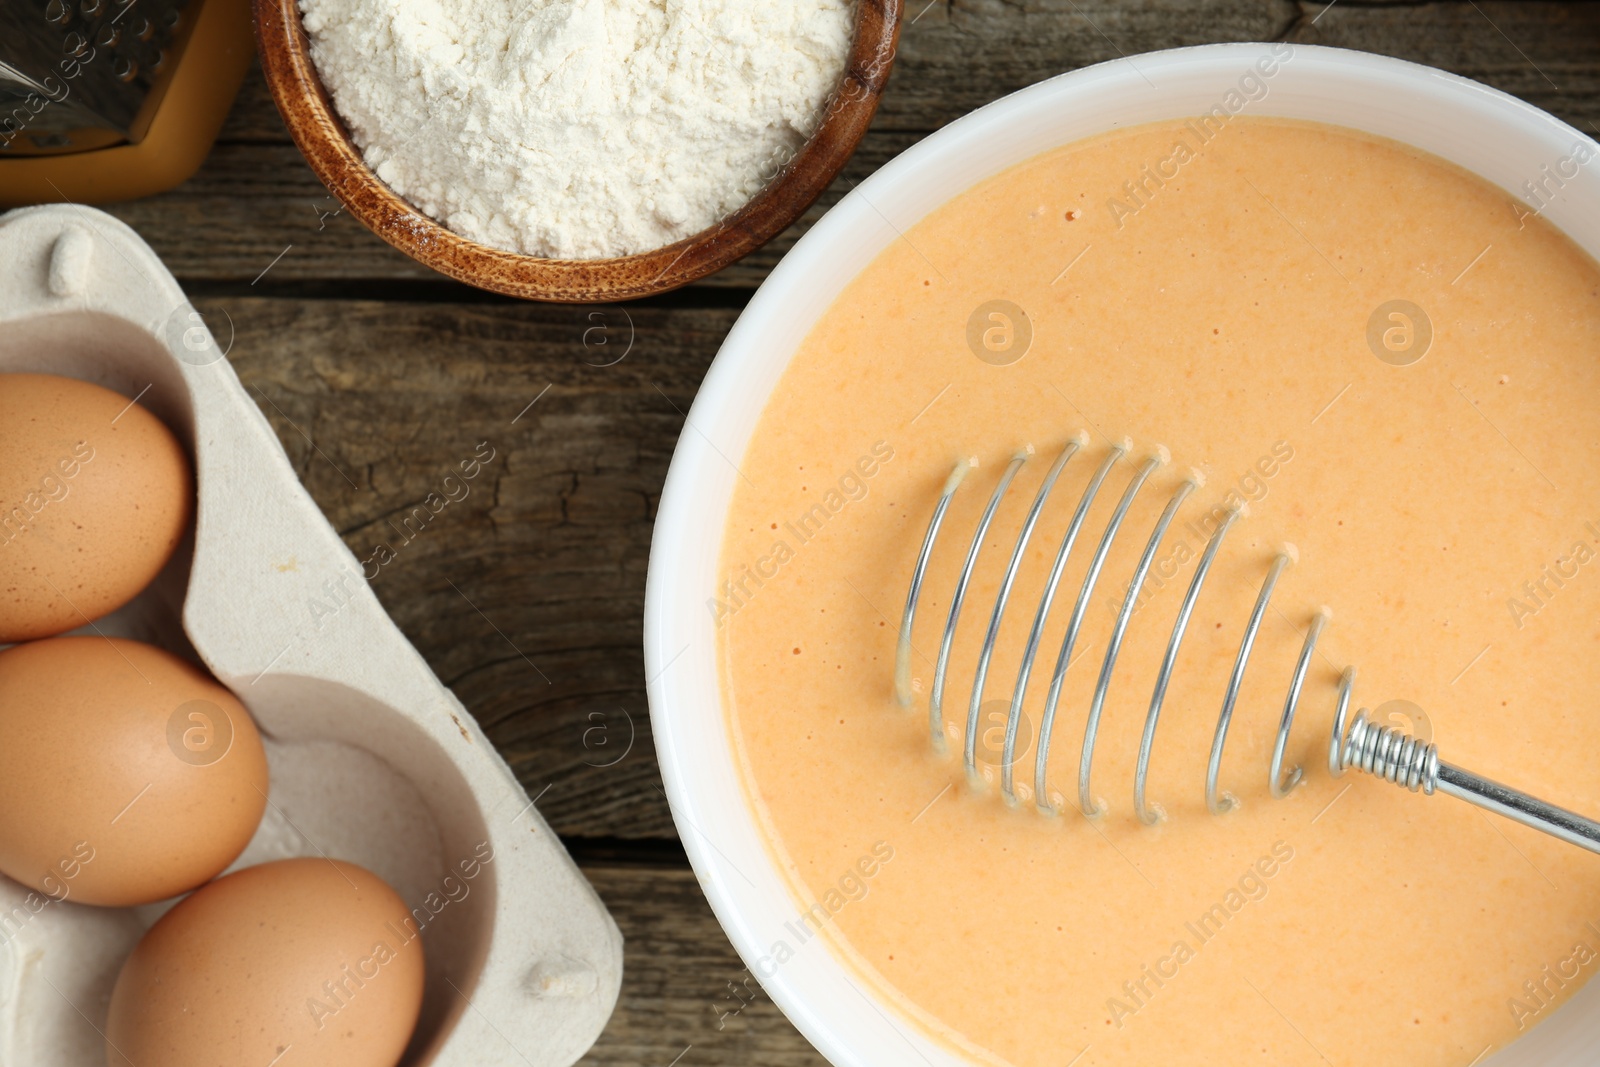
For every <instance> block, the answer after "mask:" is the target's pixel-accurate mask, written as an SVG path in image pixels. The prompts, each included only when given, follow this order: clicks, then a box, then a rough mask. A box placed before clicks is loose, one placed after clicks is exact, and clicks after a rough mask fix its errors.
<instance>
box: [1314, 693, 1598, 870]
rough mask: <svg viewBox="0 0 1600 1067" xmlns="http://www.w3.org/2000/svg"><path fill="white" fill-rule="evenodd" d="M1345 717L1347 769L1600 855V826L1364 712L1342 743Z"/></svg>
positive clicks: (1341, 746)
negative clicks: (1446, 756) (1450, 759)
mask: <svg viewBox="0 0 1600 1067" xmlns="http://www.w3.org/2000/svg"><path fill="white" fill-rule="evenodd" d="M1343 717H1344V716H1343V713H1342V710H1341V713H1340V715H1339V716H1338V717H1337V718H1336V719H1335V722H1334V731H1335V734H1334V743H1335V745H1336V746H1338V752H1339V759H1338V764H1339V767H1340V769H1341V770H1343V769H1344V768H1346V767H1355V768H1356V769H1358V770H1362V771H1365V772H1367V773H1368V774H1371V775H1375V776H1377V777H1379V778H1383V779H1386V780H1388V781H1391V782H1394V783H1395V784H1396V785H1400V786H1403V787H1405V788H1406V789H1409V790H1411V791H1412V792H1413V793H1415V792H1417V791H1419V790H1420V791H1422V792H1424V793H1434V792H1439V793H1445V794H1447V795H1449V796H1453V797H1456V798H1458V799H1460V800H1465V801H1466V802H1467V803H1469V804H1476V805H1477V806H1478V807H1480V808H1483V809H1484V810H1485V811H1492V812H1494V813H1495V814H1496V815H1501V816H1504V817H1505V818H1507V819H1512V820H1514V821H1516V822H1519V823H1521V824H1522V825H1524V826H1531V827H1533V828H1534V829H1535V830H1542V831H1544V832H1545V833H1547V834H1549V835H1550V836H1551V837H1558V838H1560V839H1561V840H1563V841H1565V842H1567V843H1568V844H1573V845H1577V846H1578V847H1579V848H1585V849H1588V850H1589V851H1590V852H1596V853H1600V822H1595V821H1594V820H1593V819H1587V818H1585V817H1583V816H1582V815H1579V814H1577V813H1576V812H1572V811H1568V810H1567V809H1566V808H1559V807H1557V806H1556V805H1554V804H1549V803H1546V802H1545V801H1543V800H1540V799H1538V798H1537V797H1531V796H1529V795H1528V794H1526V793H1524V792H1522V791H1521V790H1518V789H1512V788H1511V787H1510V786H1508V785H1502V784H1500V783H1499V782H1496V781H1493V780H1492V779H1489V778H1485V777H1483V776H1482V775H1479V774H1473V773H1472V772H1471V771H1468V770H1463V769H1462V768H1460V767H1457V766H1456V765H1455V764H1453V763H1446V762H1445V761H1444V760H1441V759H1440V758H1439V746H1437V745H1435V744H1433V743H1432V742H1431V741H1423V740H1420V739H1418V738H1416V737H1413V736H1411V735H1410V734H1408V733H1406V732H1405V731H1404V730H1401V729H1399V728H1398V727H1394V726H1381V725H1379V724H1378V723H1376V722H1373V721H1372V720H1371V719H1369V718H1368V717H1367V712H1366V711H1365V710H1364V709H1363V710H1362V711H1361V712H1360V713H1359V714H1358V715H1357V716H1356V718H1355V721H1354V722H1353V723H1351V724H1350V731H1349V732H1348V733H1346V734H1344V736H1343V739H1342V742H1341V740H1340V738H1339V734H1338V731H1339V729H1340V727H1341V726H1342V724H1343V722H1342V720H1343Z"/></svg>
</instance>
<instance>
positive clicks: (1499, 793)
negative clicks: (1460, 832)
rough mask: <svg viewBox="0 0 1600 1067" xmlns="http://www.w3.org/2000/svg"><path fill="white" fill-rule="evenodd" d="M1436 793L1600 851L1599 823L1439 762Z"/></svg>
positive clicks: (1593, 850) (1580, 845) (1569, 842)
mask: <svg viewBox="0 0 1600 1067" xmlns="http://www.w3.org/2000/svg"><path fill="white" fill-rule="evenodd" d="M1438 790H1439V792H1441V793H1446V794H1448V795H1450V796H1453V797H1459V798H1460V799H1462V800H1465V801H1467V802H1468V803H1469V804H1476V805H1477V806H1478V807H1480V808H1483V809H1484V810H1486V811H1492V812H1494V813H1495V814H1496V815H1504V816H1505V817H1506V818H1508V819H1513V820H1515V821H1516V822H1520V823H1521V824H1522V825H1524V826H1531V827H1533V828H1534V829H1535V830H1543V831H1544V832H1545V833H1547V834H1549V835H1550V836H1551V837H1559V838H1560V839H1561V840H1563V841H1565V842H1567V843H1568V844H1572V845H1577V846H1578V847H1579V848H1586V849H1588V850H1589V851H1590V852H1600V822H1595V821H1594V820H1593V819H1586V818H1584V817H1583V816H1582V815H1579V814H1578V813H1577V812H1572V811H1568V810H1567V809H1566V808H1558V807H1556V805H1554V804H1549V803H1546V802H1545V801H1543V800H1540V799H1539V798H1538V797H1530V796H1529V795H1528V794H1526V793H1524V792H1522V791H1521V790H1518V789H1512V788H1511V787H1510V786H1508V785H1501V784H1500V783H1499V782H1496V781H1492V780H1491V779H1488V778H1485V777H1483V776H1482V775H1478V774H1473V773H1472V772H1471V771H1464V770H1462V769H1461V768H1460V767H1457V766H1455V765H1453V764H1450V763H1445V762H1443V761H1442V760H1441V761H1440V763H1439V784H1438Z"/></svg>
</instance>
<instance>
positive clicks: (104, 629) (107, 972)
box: [0, 205, 622, 1067]
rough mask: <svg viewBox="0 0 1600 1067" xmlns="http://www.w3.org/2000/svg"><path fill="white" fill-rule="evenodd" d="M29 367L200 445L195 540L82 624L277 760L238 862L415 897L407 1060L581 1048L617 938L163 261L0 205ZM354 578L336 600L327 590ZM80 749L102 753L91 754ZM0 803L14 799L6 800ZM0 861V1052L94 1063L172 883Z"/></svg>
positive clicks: (599, 1015) (1, 333)
mask: <svg viewBox="0 0 1600 1067" xmlns="http://www.w3.org/2000/svg"><path fill="white" fill-rule="evenodd" d="M19 371H33V372H42V373H50V374H59V375H64V376H69V377H75V378H81V379H84V380H87V381H91V382H95V383H97V384H99V385H103V386H105V387H107V388H109V389H112V390H114V391H116V392H118V393H121V394H122V395H124V396H126V397H128V398H129V399H130V400H132V399H134V398H137V399H138V402H139V403H140V404H141V405H143V406H145V407H146V408H148V409H149V410H150V411H152V412H153V413H154V414H156V415H157V416H159V417H160V418H161V419H162V420H163V421H165V422H166V424H167V425H168V426H169V427H171V428H172V430H173V432H174V433H176V434H177V436H178V438H179V439H180V440H181V441H182V442H183V443H184V444H185V446H186V447H187V448H188V450H189V454H190V456H191V457H192V459H193V461H194V467H195V479H196V484H197V502H196V509H195V522H194V529H193V532H192V534H191V535H190V536H189V537H188V538H186V539H185V541H184V543H183V544H181V545H180V546H179V548H178V551H177V552H176V553H175V554H174V557H173V560H172V561H171V563H170V564H169V565H168V566H167V567H166V569H165V570H164V571H163V572H162V574H161V575H160V577H158V578H157V580H156V581H155V582H154V583H152V585H151V586H150V587H149V588H148V589H146V590H145V591H144V592H143V593H142V594H141V595H140V596H139V597H138V598H136V599H135V600H134V601H133V602H131V603H130V604H128V605H127V606H126V607H124V608H122V609H121V610H119V611H117V612H115V613H114V614H112V615H110V616H108V617H107V618H105V619H103V620H100V621H98V622H97V623H96V624H94V625H93V626H90V627H84V628H82V629H81V630H80V631H77V632H80V633H87V634H95V633H104V634H107V635H112V636H124V637H132V638H136V639H139V640H143V641H147V642H150V643H152V644H156V645H160V646H162V647H164V648H166V649H168V650H169V651H172V652H174V653H176V654H178V655H181V656H185V657H187V658H190V659H193V660H195V661H196V662H199V663H201V664H203V665H204V666H205V667H207V668H208V669H209V670H210V671H211V673H212V674H213V675H214V676H215V677H216V678H217V679H218V680H219V681H220V682H221V683H222V684H223V685H225V686H227V687H228V688H229V689H231V690H232V691H233V692H234V693H235V694H236V695H237V696H238V697H239V699H240V700H241V701H242V702H243V703H244V705H245V706H246V707H247V708H248V709H249V710H250V712H251V714H252V715H253V716H254V718H255V720H256V723H257V725H258V726H259V728H260V730H261V733H262V737H263V742H264V744H265V747H266V750H267V756H268V761H269V764H270V767H271V789H270V799H269V802H268V805H267V810H266V814H265V816H264V818H263V819H262V823H261V825H260V827H259V829H258V830H257V832H256V834H255V836H254V838H253V839H252V840H251V842H250V844H249V846H248V847H247V848H246V850H245V852H244V853H243V855H241V856H240V858H239V859H238V861H236V862H235V864H234V865H233V867H231V868H229V869H230V870H235V869H238V868H240V867H245V866H251V865H254V864H257V863H262V862H267V861H271V860H276V859H283V858H287V857H291V856H326V857H329V858H332V859H340V860H347V861H349V862H352V863H356V864H360V865H361V866H363V867H366V868H368V869H370V870H371V871H373V872H374V873H376V874H378V875H379V876H381V877H382V878H384V879H385V880H386V881H388V882H389V884H390V885H391V886H393V887H394V889H395V890H396V892H398V893H399V894H400V896H401V897H402V899H404V900H405V901H406V903H407V905H408V906H409V907H411V908H412V914H413V916H414V917H415V918H416V920H417V924H418V926H419V927H420V929H421V934H420V936H421V938H422V942H423V947H424V952H425V956H426V960H427V984H426V992H425V994H424V1000H423V1008H422V1017H421V1019H420V1021H419V1022H418V1025H417V1030H416V1034H415V1035H414V1037H413V1039H412V1042H411V1046H410V1048H409V1049H408V1051H407V1053H406V1057H405V1059H404V1060H403V1061H402V1062H404V1063H406V1064H408V1065H417V1067H422V1065H428V1067H456V1065H463V1067H465V1065H469V1064H471V1065H480V1064H489V1065H498V1064H507V1065H509V1064H523V1065H532V1067H565V1065H566V1064H570V1063H572V1062H574V1061H575V1060H577V1059H578V1058H579V1057H580V1056H582V1055H583V1053H584V1052H586V1051H587V1050H588V1049H589V1047H590V1046H591V1045H592V1044H593V1043H594V1040H595V1039H596V1037H598V1036H599V1033H600V1031H601V1030H602V1029H603V1028H604V1026H605V1024H606V1021H607V1020H608V1019H609V1017H610V1015H611V1011H612V1009H613V1008H614V1006H615V1004H616V999H617V994H618V990H619V987H620V984H621V975H622V938H621V934H620V933H619V932H618V930H617V928H616V925H615V923H614V922H612V920H611V917H610V915H609V914H608V913H607V912H606V910H605V907H604V905H603V904H602V903H601V902H600V899H599V897H598V896H596V894H595V893H594V890H593V889H592V888H591V887H590V886H589V884H588V882H587V881H586V880H585V879H584V877H583V875H582V874H581V873H580V872H579V870H578V869H577V867H576V865H574V864H573V862H572V860H571V858H570V857H569V856H568V855H567V853H566V851H565V849H564V848H563V847H562V845H561V843H560V840H559V839H558V838H557V837H556V836H555V835H554V834H553V833H552V832H551V830H550V828H549V826H548V825H546V823H545V822H544V820H543V819H542V818H541V817H540V815H539V812H538V810H537V808H535V807H534V805H533V804H532V803H531V802H530V801H529V800H528V797H527V795H526V793H525V792H524V790H523V789H522V786H521V785H520V784H519V783H518V782H517V780H516V778H515V777H514V776H513V775H512V773H511V771H510V769H509V768H508V767H507V766H506V764H505V762H504V761H503V760H501V759H500V757H499V756H498V755H497V754H496V753H495V751H494V747H493V745H492V744H490V742H489V740H488V738H487V737H485V736H484V734H483V732H482V730H480V729H479V727H478V725H477V723H476V722H475V721H474V720H473V718H472V716H471V715H470V714H469V713H468V712H467V711H466V709H465V708H464V707H462V705H461V703H460V702H459V701H457V700H456V699H455V697H454V696H453V695H452V694H451V693H450V692H449V690H447V689H446V688H445V687H444V686H443V685H442V684H441V683H440V682H439V680H438V679H437V678H436V677H435V676H434V674H433V673H432V671H431V670H430V669H429V668H428V666H427V664H426V663H425V662H424V661H423V660H422V658H421V656H420V655H418V653H417V652H416V650H415V649H414V648H412V647H411V645H410V643H409V642H408V641H407V640H406V639H405V637H404V636H403V635H402V634H401V633H400V631H399V630H398V629H397V628H396V627H395V625H394V623H393V622H392V621H391V620H390V619H389V617H388V615H387V614H386V613H385V612H384V610H383V608H382V607H381V606H380V605H379V603H378V601H377V598H376V597H374V596H373V594H372V592H371V590H370V589H369V588H368V585H367V583H366V581H365V580H364V579H363V577H362V571H361V567H360V565H359V564H358V563H357V561H356V559H355V557H354V556H353V555H352V554H351V553H350V551H349V550H348V549H347V548H345V546H344V544H343V542H341V541H340V539H339V538H338V536H337V535H336V534H335V532H334V531H333V529H332V527H330V526H329V524H328V522H327V520H326V519H325V518H324V517H323V516H322V514H321V512H320V511H319V510H318V509H317V507H316V505H315V503H314V502H313V501H312V500H311V498H310V496H309V495H308V494H307V493H306V492H305V489H304V488H303V487H302V486H301V484H300V482H299V479H298V478H297V477H296V475H295V473H294V470H293V468H292V467H291V466H290V464H289V460H288V457H287V456H286V455H285V454H284V452H283V449H282V447H281V446H280V444H279V443H278V439H277V437H276V435H275V434H274V433H273V431H272V429H271V427H270V426H269V425H268V423H267V421H266V420H265V419H264V418H263V417H262V415H261V413H260V411H259V410H258V409H257V408H256V406H255V404H254V403H253V402H252V401H251V399H250V398H249V396H248V395H247V394H246V393H245V391H244V388H243V387H242V385H241V384H240V382H239V380H238V378H237V376H236V375H235V374H234V372H233V369H232V367H231V366H230V365H229V363H228V361H227V359H226V358H224V354H223V352H222V351H221V350H220V349H219V348H218V347H217V345H216V342H215V340H214V339H213V338H212V337H211V335H210V333H209V332H208V331H207V330H206V328H205V324H204V323H203V322H202V320H201V319H200V317H199V315H198V314H197V313H195V311H194V309H193V307H192V306H191V305H190V304H189V303H188V301H187V300H186V299H185V298H184V295H183V293H182V291H181V290H180V289H179V287H178V285H177V283H176V281H175V280H174V279H173V278H172V276H171V275H170V274H169V273H168V272H167V270H166V269H165V267H164V266H163V265H162V264H161V262H160V261H159V259H157V257H156V256H155V254H154V253H153V252H152V251H151V250H150V249H149V247H148V246H146V245H145V244H144V242H143V241H142V240H140V238H139V237H138V236H137V235H136V234H135V233H134V232H133V231H132V230H130V229H129V228H128V227H126V226H124V225H123V224H122V223H120V222H118V221H117V220H116V219H114V218H112V217H111V216H109V215H106V214H104V213H101V212H98V211H94V210H92V209H88V208H83V207H79V206H76V205H54V206H48V207H39V208H26V209H22V210H18V211H13V212H10V213H9V214H6V215H0V388H4V378H3V374H4V373H7V372H19ZM329 582H332V583H334V585H335V587H337V588H339V589H340V590H341V591H342V599H341V600H340V601H339V603H338V605H337V610H336V611H335V612H334V613H333V614H331V615H329V614H326V613H325V612H317V613H313V612H312V611H311V610H310V607H309V605H311V604H312V603H313V602H314V601H316V602H322V603H326V601H327V594H326V591H325V586H326V583H329ZM86 751H90V750H89V749H87V748H86ZM3 817H4V816H3V813H0V818H3ZM40 899H41V898H40V897H39V895H38V894H32V895H31V898H30V891H29V890H27V889H25V888H24V887H22V886H20V885H18V884H17V883H15V882H12V881H10V880H8V879H5V878H4V877H0V1067H33V1065H36V1064H42V1063H49V1064H52V1065H56V1067H100V1065H102V1064H104V1063H105V1050H104V1041H103V1038H102V1037H101V1035H100V1030H101V1029H102V1028H103V1023H104V1019H105V1015H106V1010H107V1006H108V1003H109V999H110V994H111V989H112V985H113V983H114V982H115V980H116V976H117V973H118V970H119V969H120V967H121V964H122V961H123V959H124V958H125V957H126V956H127V954H128V953H129V952H130V951H131V950H132V948H133V946H134V944H135V943H136V942H137V941H138V939H139V937H140V936H141V935H142V933H143V932H144V930H146V929H147V928H148V927H149V926H150V924H152V923H153V922H154V921H155V920H156V919H157V918H159V917H160V915H161V914H162V913H163V912H164V911H165V910H166V909H167V908H168V907H170V906H171V904H172V903H173V902H171V901H169V902H165V903H162V904H155V905H149V906H146V907H142V908H134V909H107V908H96V907H90V906H86V905H79V904H74V903H71V902H70V901H69V902H65V903H54V902H52V903H50V904H48V905H47V906H44V907H42V908H39V907H38V903H39V901H40Z"/></svg>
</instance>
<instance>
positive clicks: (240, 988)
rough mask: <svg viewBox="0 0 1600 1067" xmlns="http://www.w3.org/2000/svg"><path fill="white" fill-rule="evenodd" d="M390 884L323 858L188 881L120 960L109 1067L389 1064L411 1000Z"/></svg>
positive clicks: (413, 990)
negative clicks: (189, 891) (197, 885)
mask: <svg viewBox="0 0 1600 1067" xmlns="http://www.w3.org/2000/svg"><path fill="white" fill-rule="evenodd" d="M416 930H417V925H416V921H415V920H414V919H412V917H411V913H410V912H408V911H407V910H406V906H405V903H404V902H403V901H401V899H400V898H399V896H397V895H396V894H395V891H394V890H392V889H390V888H389V886H388V885H387V884H385V883H384V881H383V880H382V879H381V878H379V877H378V876H377V875H375V874H372V873H371V872H370V871H367V870H364V869H363V868H361V867H357V866H355V865H354V864H350V863H341V862H339V861H337V860H326V859H293V860H281V861H279V862H277V863H265V864H262V865H261V866H259V867H247V868H245V869H244V870H242V871H236V872H235V873H233V874H230V875H228V876H227V877H226V878H221V879H218V880H217V881H215V882H212V883H211V884H210V885H208V886H206V887H204V888H203V889H200V890H198V891H197V892H195V894H194V895H193V896H191V897H188V898H187V899H185V900H184V901H183V902H182V903H180V904H179V905H178V906H177V907H175V908H173V909H172V910H171V911H170V912H168V913H167V914H166V915H165V916H164V917H163V918H162V919H161V921H160V922H158V923H156V924H155V926H153V927H151V928H150V932H149V933H147V934H145V936H144V940H142V941H140V942H139V945H138V947H137V948H135V949H134V950H133V955H131V956H129V957H128V961H127V962H126V963H125V964H123V967H122V974H121V975H120V976H118V978H117V985H116V989H115V991H114V992H113V993H112V994H111V1014H110V1017H109V1018H108V1019H107V1021H106V1031H105V1036H106V1057H107V1060H108V1061H109V1062H110V1064H111V1067H133V1065H137V1067H151V1065H157V1064H158V1065H160V1067H267V1065H268V1064H272V1065H273V1067H394V1064H395V1063H397V1062H398V1061H399V1059H400V1056H401V1054H402V1053H404V1052H405V1048H406V1043H407V1042H408V1041H410V1040H411V1032H412V1030H413V1029H415V1027H416V1025H417V1015H418V1013H419V1012H420V1011H421V1008H422V984H423V966H422V942H421V941H420V940H418V936H417V932H416Z"/></svg>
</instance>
